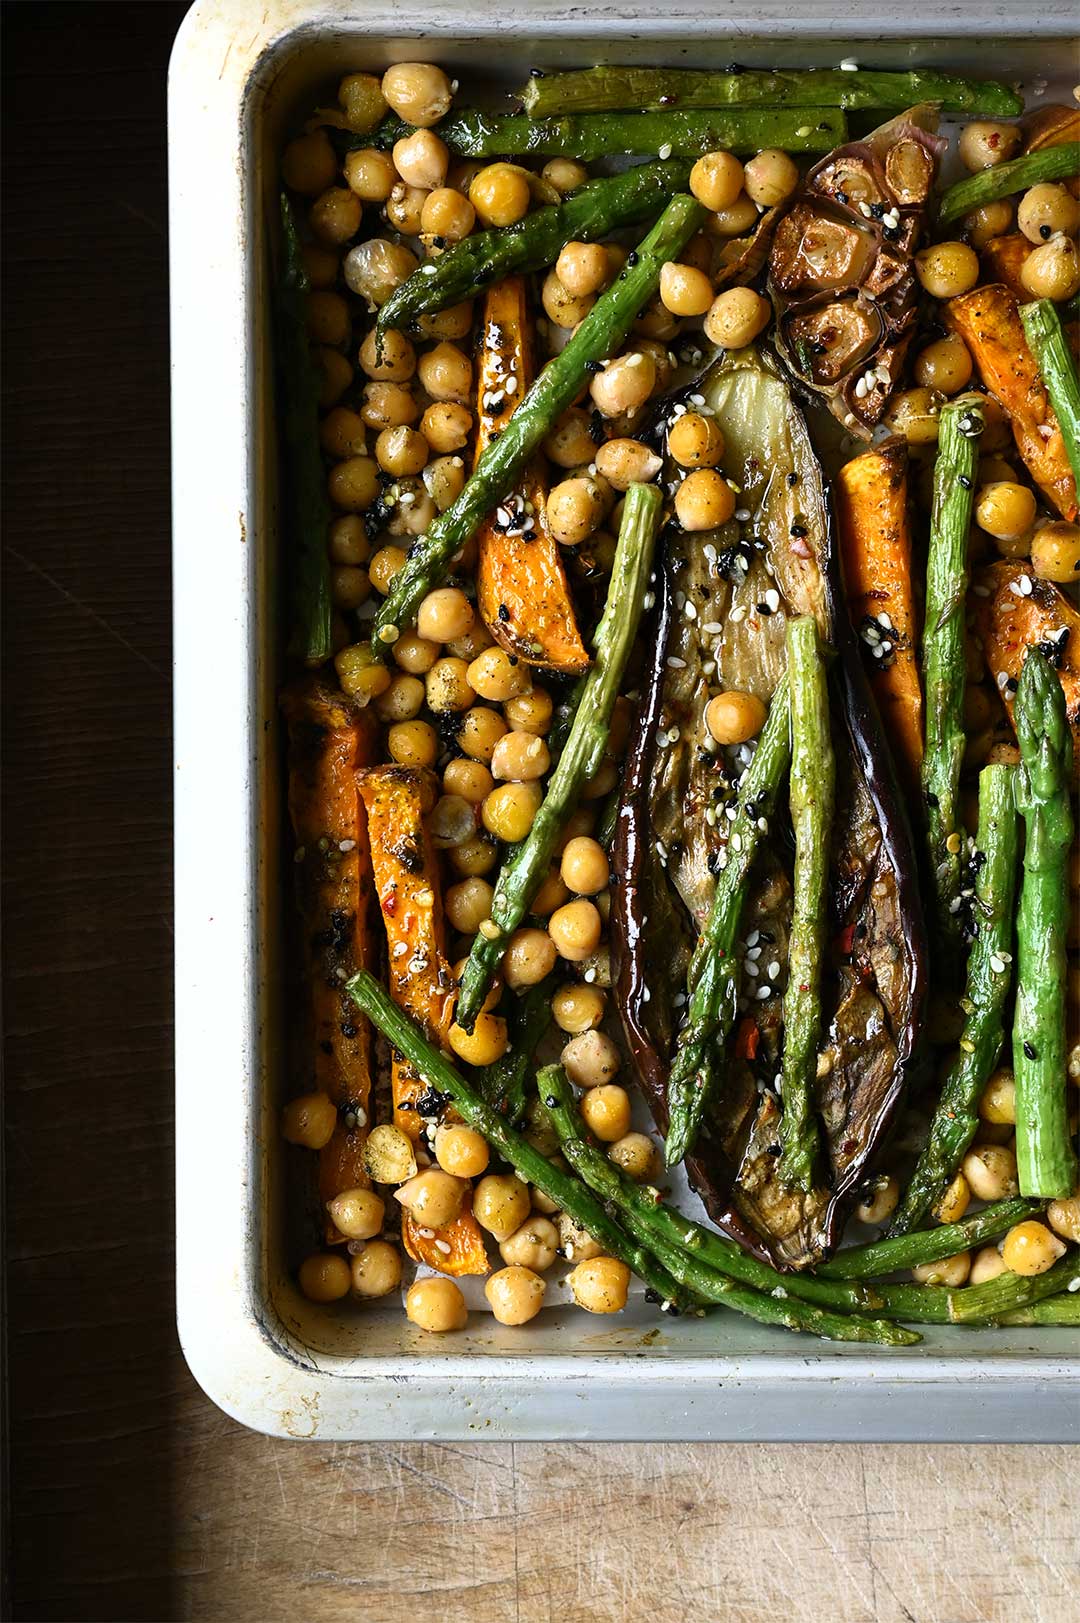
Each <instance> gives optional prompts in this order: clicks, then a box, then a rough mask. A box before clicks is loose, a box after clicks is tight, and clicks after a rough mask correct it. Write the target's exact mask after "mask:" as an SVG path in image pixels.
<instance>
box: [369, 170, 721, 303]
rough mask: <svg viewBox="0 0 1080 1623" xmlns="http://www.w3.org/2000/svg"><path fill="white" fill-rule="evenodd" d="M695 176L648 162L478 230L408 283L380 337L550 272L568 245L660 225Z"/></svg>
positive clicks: (400, 290)
mask: <svg viewBox="0 0 1080 1623" xmlns="http://www.w3.org/2000/svg"><path fill="white" fill-rule="evenodd" d="M689 178H690V165H689V164H688V163H685V162H677V161H675V160H672V161H671V162H669V163H646V164H640V165H639V166H638V167H637V168H636V169H627V170H626V171H625V172H624V173H623V174H621V175H613V176H612V177H611V179H610V180H591V181H589V182H588V183H587V184H586V185H584V186H580V187H579V188H578V190H577V191H576V192H574V193H573V195H572V196H570V197H568V198H567V200H566V202H565V203H562V204H560V205H559V206H558V207H556V208H539V209H536V210H535V211H534V212H533V213H532V214H527V215H526V216H525V218H524V219H523V220H519V221H518V222H517V224H516V225H508V226H503V227H502V228H501V229H497V230H492V231H476V232H474V233H473V235H472V236H471V237H466V238H464V240H463V241H461V242H457V243H455V244H454V245H453V247H451V248H448V249H447V250H446V252H445V253H444V254H441V255H440V256H439V258H438V259H434V260H428V261H427V263H426V264H424V265H421V266H420V268H419V269H418V270H416V271H414V272H413V274H412V275H411V276H410V277H409V278H408V280H407V281H405V282H403V283H402V285H401V287H399V288H398V290H397V292H396V293H394V294H392V295H391V297H390V298H389V299H388V300H387V301H386V303H385V304H384V305H383V307H382V309H381V310H380V311H379V315H378V320H377V321H376V324H375V326H376V332H377V333H379V334H381V333H384V332H385V331H386V330H387V329H388V328H391V327H393V328H396V329H398V330H399V331H403V330H404V329H405V328H406V327H410V326H412V325H413V324H414V323H415V322H416V320H417V318H418V317H420V316H425V315H432V314H433V313H434V312H435V311H437V310H445V309H446V308H447V306H448V305H451V304H459V303H460V302H461V301H462V300H463V299H471V298H474V297H475V296H476V294H477V293H479V292H481V291H482V290H483V289H484V288H485V287H489V286H490V285H491V283H492V282H498V281H501V279H502V278H503V277H504V276H513V275H522V274H524V273H526V272H528V271H536V270H543V268H544V267H545V266H546V265H553V264H554V263H555V261H556V259H558V257H559V254H560V252H561V251H562V249H563V247H564V246H565V245H566V243H568V242H596V241H597V240H598V239H599V238H600V237H606V236H607V235H608V233H609V232H610V231H614V230H616V229H617V228H618V227H619V226H623V225H632V224H635V223H636V222H637V221H638V220H647V219H655V218H656V216H657V215H658V214H659V213H660V210H661V209H662V208H663V206H664V204H665V203H666V202H667V200H668V198H669V197H671V196H672V194H673V193H674V192H678V191H684V190H685V189H686V184H687V181H688V180H689Z"/></svg>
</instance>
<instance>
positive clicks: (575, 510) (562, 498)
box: [546, 477, 605, 547]
mask: <svg viewBox="0 0 1080 1623" xmlns="http://www.w3.org/2000/svg"><path fill="white" fill-rule="evenodd" d="M604 509H605V500H604V491H603V487H602V486H601V485H599V484H598V483H597V482H596V480H595V479H592V478H589V477H581V478H577V479H564V480H563V481H562V483H561V484H559V485H556V486H555V487H554V489H553V490H551V491H549V492H548V499H547V508H546V514H547V523H548V529H549V530H550V531H551V534H552V535H553V536H554V537H555V540H556V541H558V542H559V543H560V545H562V546H564V547H571V546H580V545H581V543H582V542H583V541H587V540H588V538H589V536H590V535H592V533H593V531H594V530H595V529H597V527H598V526H599V525H600V524H602V523H603V520H604Z"/></svg>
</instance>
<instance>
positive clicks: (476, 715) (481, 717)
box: [457, 705, 506, 762]
mask: <svg viewBox="0 0 1080 1623" xmlns="http://www.w3.org/2000/svg"><path fill="white" fill-rule="evenodd" d="M505 731H506V723H505V721H504V720H503V719H502V717H501V716H500V715H499V713H498V711H497V710H488V709H487V708H486V706H484V705H474V706H473V707H472V709H471V710H466V712H465V715H464V718H463V720H462V723H461V726H460V728H459V729H458V738H457V741H458V745H459V747H460V749H461V750H462V752H463V753H464V754H465V755H471V756H472V758H473V760H474V761H485V762H489V761H490V760H491V757H492V755H493V754H494V752H495V745H496V744H497V743H498V742H499V739H500V738H501V737H502V735H503V733H505Z"/></svg>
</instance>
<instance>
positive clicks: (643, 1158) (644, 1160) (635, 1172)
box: [586, 1094, 660, 1183]
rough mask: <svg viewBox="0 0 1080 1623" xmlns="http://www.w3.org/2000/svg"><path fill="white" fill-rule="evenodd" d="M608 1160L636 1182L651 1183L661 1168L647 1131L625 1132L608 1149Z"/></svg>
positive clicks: (654, 1146)
mask: <svg viewBox="0 0 1080 1623" xmlns="http://www.w3.org/2000/svg"><path fill="white" fill-rule="evenodd" d="M586 1098H588V1094H586ZM608 1160H609V1161H614V1163H615V1165H616V1166H617V1167H619V1168H621V1170H622V1171H623V1172H625V1173H626V1176H627V1177H628V1178H632V1179H633V1180H634V1182H635V1183H651V1182H652V1180H653V1179H654V1178H655V1177H656V1176H657V1175H658V1173H659V1170H660V1157H659V1155H658V1154H657V1149H656V1145H655V1144H654V1143H653V1141H652V1139H651V1138H650V1137H649V1135H648V1134H647V1133H624V1134H623V1136H622V1138H617V1139H616V1140H615V1142H614V1144H612V1146H611V1148H610V1150H608Z"/></svg>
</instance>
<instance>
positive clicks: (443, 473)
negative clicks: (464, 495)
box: [424, 456, 465, 513]
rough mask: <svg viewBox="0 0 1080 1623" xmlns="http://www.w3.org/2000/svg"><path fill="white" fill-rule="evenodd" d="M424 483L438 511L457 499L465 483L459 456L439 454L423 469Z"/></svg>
mask: <svg viewBox="0 0 1080 1623" xmlns="http://www.w3.org/2000/svg"><path fill="white" fill-rule="evenodd" d="M424 484H425V486H426V488H427V491H428V494H429V495H430V496H431V499H432V501H433V502H434V503H435V506H436V508H437V509H438V511H439V512H440V513H445V512H446V509H447V508H448V507H450V506H452V505H453V503H454V502H456V501H457V499H458V497H459V496H460V495H461V492H462V490H463V488H464V485H465V464H464V462H463V461H462V459H461V457H459V456H440V457H436V458H435V460H434V461H433V462H429V463H428V464H427V466H426V468H425V469H424Z"/></svg>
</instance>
